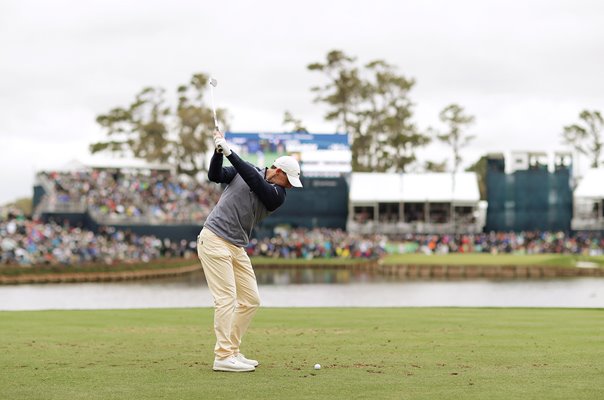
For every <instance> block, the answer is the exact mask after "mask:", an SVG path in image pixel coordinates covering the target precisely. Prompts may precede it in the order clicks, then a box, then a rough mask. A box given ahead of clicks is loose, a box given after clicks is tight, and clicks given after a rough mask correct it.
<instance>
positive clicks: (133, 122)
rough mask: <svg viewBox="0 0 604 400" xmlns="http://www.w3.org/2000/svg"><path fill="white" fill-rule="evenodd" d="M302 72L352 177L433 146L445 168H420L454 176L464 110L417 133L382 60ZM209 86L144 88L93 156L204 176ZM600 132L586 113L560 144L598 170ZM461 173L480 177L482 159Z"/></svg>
mask: <svg viewBox="0 0 604 400" xmlns="http://www.w3.org/2000/svg"><path fill="white" fill-rule="evenodd" d="M307 69H308V70H309V71H310V72H312V73H314V74H316V75H318V76H320V77H321V79H322V83H321V84H319V85H317V86H314V87H312V88H310V90H311V91H312V92H313V93H314V95H315V97H314V101H315V102H316V103H318V104H322V105H323V106H325V108H326V113H325V115H324V119H325V120H326V121H330V122H334V123H335V124H336V126H337V129H338V130H343V131H345V132H347V133H348V134H349V136H350V139H351V152H352V170H353V171H355V172H363V171H372V172H408V171H409V170H410V169H411V167H412V166H414V167H415V166H417V157H416V154H417V152H418V150H420V149H421V148H424V147H425V146H427V145H428V144H430V143H432V142H434V141H436V142H441V143H443V144H445V145H446V146H447V147H448V148H449V149H450V154H451V164H450V165H448V162H447V160H440V161H439V160H431V161H426V162H424V164H423V165H422V166H421V167H420V168H421V169H423V170H425V171H435V172H445V171H451V172H457V171H459V168H460V167H461V165H462V162H463V158H462V154H463V149H464V148H466V147H467V146H468V145H470V143H471V142H472V141H473V140H474V139H475V137H474V136H473V135H470V134H468V133H467V129H468V128H469V127H470V126H471V125H472V124H473V123H474V120H475V117H474V116H472V115H470V114H468V113H467V112H466V110H465V109H464V107H463V106H461V105H459V104H456V103H451V104H448V105H446V106H445V107H444V108H443V109H442V110H441V112H440V113H439V115H438V119H439V121H440V122H441V123H442V125H443V126H444V127H445V128H444V129H435V128H432V127H429V128H426V129H421V128H419V127H418V126H417V124H416V122H415V121H414V105H415V104H414V103H413V101H412V98H411V95H410V94H411V91H412V89H413V87H414V86H415V83H416V81H415V79H413V78H411V77H408V76H405V75H404V74H402V73H400V72H399V71H398V70H397V68H396V67H395V66H393V65H391V64H389V63H387V62H386V61H384V60H372V61H370V62H368V63H366V64H363V65H360V64H359V63H358V61H357V58H356V57H353V56H350V55H348V54H346V53H344V52H343V51H341V50H332V51H330V52H329V53H327V55H326V57H325V60H323V61H318V62H313V63H310V64H309V65H308V66H307ZM207 81H208V75H207V74H205V73H196V74H194V75H193V76H192V77H191V79H190V81H189V82H188V83H185V84H182V85H180V86H178V87H177V88H176V96H177V101H176V102H175V104H170V103H169V102H168V101H167V99H166V91H165V89H163V88H159V87H145V88H143V89H142V90H141V91H140V92H139V93H138V94H136V96H135V97H134V100H133V101H132V102H131V104H130V105H128V106H125V107H124V106H118V107H115V108H112V109H110V110H109V111H108V112H106V113H104V114H101V115H99V116H98V117H97V119H96V121H97V123H98V124H99V125H100V126H101V127H102V129H103V132H104V134H105V137H106V140H102V141H99V142H97V143H93V144H91V145H90V151H91V153H97V152H103V151H104V152H111V153H117V154H121V155H124V156H134V157H137V158H142V159H145V160H147V161H149V162H161V163H171V164H174V165H175V166H176V168H177V170H178V172H179V173H185V174H188V175H193V176H194V175H196V174H197V173H199V172H201V171H204V170H205V168H206V165H207V164H206V159H205V157H206V154H207V152H208V150H209V149H210V148H211V145H212V130H213V128H214V121H213V116H212V110H211V108H210V105H209V102H208V99H207V92H208V90H207ZM216 112H217V117H218V120H219V123H220V126H222V127H223V129H224V130H228V128H229V115H228V112H227V110H225V109H217V110H216ZM283 124H284V126H285V127H286V129H288V130H289V131H291V132H307V131H308V130H307V128H306V126H305V125H304V123H303V121H301V120H299V119H296V118H295V117H294V115H293V114H292V113H290V112H289V111H285V112H284V116H283ZM603 131H604V120H603V119H602V116H601V114H600V112H598V111H589V110H584V111H582V112H581V113H580V114H579V121H578V122H577V123H574V124H570V125H568V126H565V127H564V128H563V131H562V133H561V138H562V141H563V142H564V143H565V144H567V145H569V146H571V147H572V148H574V149H575V150H576V151H577V152H579V153H580V154H583V155H585V156H586V157H588V158H589V160H590V164H591V166H592V167H595V168H597V167H598V166H599V165H600V164H601V153H602V145H603V142H602V132H603ZM467 170H471V171H475V172H477V173H478V174H479V175H484V174H485V173H486V170H485V166H484V160H483V159H481V160H479V161H478V162H476V163H475V164H474V165H472V166H471V167H469V168H468V169H467ZM483 178H484V177H483ZM482 186H483V185H482ZM481 189H482V190H481V191H483V190H484V188H481Z"/></svg>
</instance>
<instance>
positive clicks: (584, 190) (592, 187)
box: [575, 168, 604, 199]
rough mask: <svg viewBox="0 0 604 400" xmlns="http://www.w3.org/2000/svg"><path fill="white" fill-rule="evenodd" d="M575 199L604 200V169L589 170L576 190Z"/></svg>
mask: <svg viewBox="0 0 604 400" xmlns="http://www.w3.org/2000/svg"><path fill="white" fill-rule="evenodd" d="M575 197H583V198H595V199H602V198H604V168H600V169H594V168H591V169H588V170H587V171H586V172H585V175H583V178H581V181H580V182H579V185H578V186H577V188H576V189H575Z"/></svg>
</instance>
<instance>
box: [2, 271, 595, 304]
mask: <svg viewBox="0 0 604 400" xmlns="http://www.w3.org/2000/svg"><path fill="white" fill-rule="evenodd" d="M256 276H257V279H258V283H259V289H260V297H261V301H262V305H263V306H264V307H432V306H445V307H446V306H455V307H590V308H603V307H604V279H603V278H558V279H513V280H487V279H475V280H415V279H414V280H408V279H407V280H406V279H405V278H400V277H397V276H381V275H374V274H371V273H369V272H366V271H347V270H316V269H291V270H279V271H276V270H270V269H269V270H266V269H264V270H263V269H258V270H256ZM212 306H213V301H212V296H211V294H210V292H209V290H208V287H207V285H206V282H205V278H204V276H203V273H202V272H201V271H199V272H195V273H191V274H187V275H184V276H180V277H174V278H165V279H159V280H147V281H129V282H115V283H67V284H45V285H44V284H38V285H13V286H0V310H46V309H118V308H168V307H212Z"/></svg>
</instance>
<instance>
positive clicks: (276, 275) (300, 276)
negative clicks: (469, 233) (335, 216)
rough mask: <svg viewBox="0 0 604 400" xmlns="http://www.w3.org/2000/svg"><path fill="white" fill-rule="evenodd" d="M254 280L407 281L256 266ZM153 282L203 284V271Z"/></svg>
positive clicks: (336, 271) (275, 282)
mask: <svg viewBox="0 0 604 400" xmlns="http://www.w3.org/2000/svg"><path fill="white" fill-rule="evenodd" d="M254 272H255V273H256V280H257V281H258V284H259V285H305V284H321V283H325V284H349V283H379V282H404V281H407V282H408V281H409V279H408V278H407V279H405V278H404V277H399V276H386V275H379V274H375V273H371V272H369V271H348V270H344V269H326V270H320V269H314V268H292V269H280V270H275V269H262V268H257V269H255V271H254ZM153 282H155V283H158V282H163V283H174V282H181V283H184V284H188V285H205V284H206V281H205V277H204V275H203V271H195V272H192V273H191V274H188V275H187V276H181V277H171V278H162V279H157V280H154V281H153Z"/></svg>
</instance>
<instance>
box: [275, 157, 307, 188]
mask: <svg viewBox="0 0 604 400" xmlns="http://www.w3.org/2000/svg"><path fill="white" fill-rule="evenodd" d="M273 165H274V166H275V167H277V168H280V169H281V171H283V172H285V173H286V174H287V180H288V181H289V183H291V185H292V186H294V187H302V182H300V164H298V160H296V159H295V158H293V157H292V156H281V157H279V158H277V159H276V160H275V162H274V163H273Z"/></svg>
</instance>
